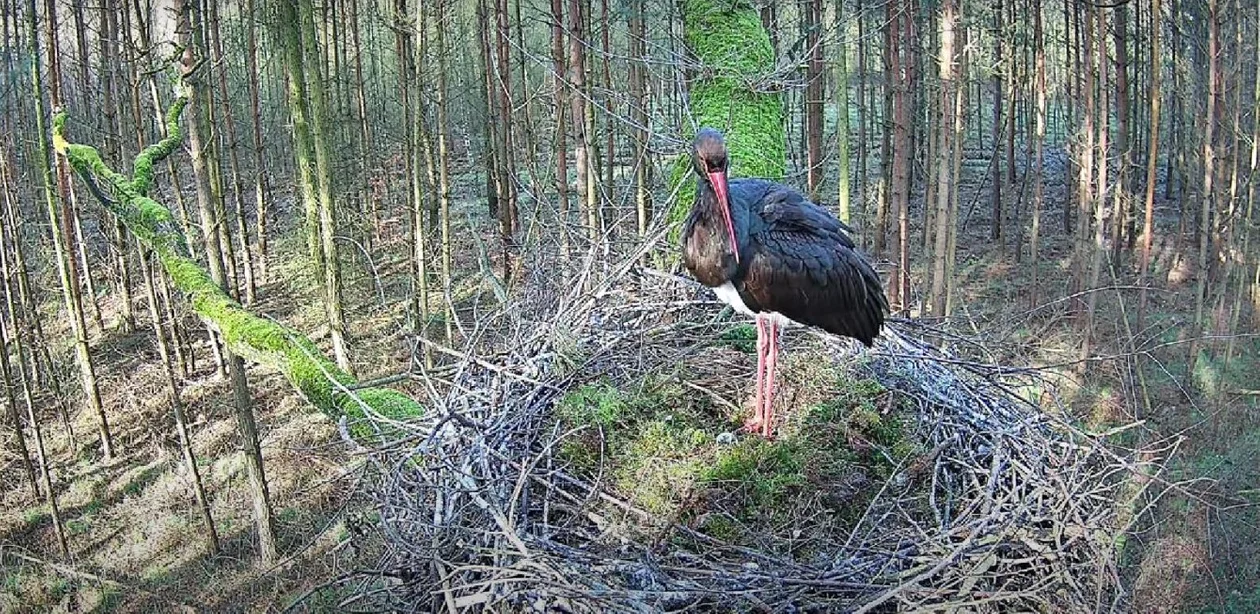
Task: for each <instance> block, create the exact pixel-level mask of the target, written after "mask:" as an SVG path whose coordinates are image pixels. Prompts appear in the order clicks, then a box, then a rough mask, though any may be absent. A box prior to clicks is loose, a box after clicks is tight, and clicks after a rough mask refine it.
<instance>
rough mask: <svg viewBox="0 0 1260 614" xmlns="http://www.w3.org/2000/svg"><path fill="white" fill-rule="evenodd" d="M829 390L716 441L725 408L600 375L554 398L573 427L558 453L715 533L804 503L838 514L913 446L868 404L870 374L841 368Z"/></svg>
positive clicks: (645, 503)
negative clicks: (751, 429) (775, 430)
mask: <svg viewBox="0 0 1260 614" xmlns="http://www.w3.org/2000/svg"><path fill="white" fill-rule="evenodd" d="M830 389H832V390H834V391H835V395H834V396H833V397H831V398H830V399H829V400H828V401H826V402H824V403H819V404H816V405H814V406H812V407H809V408H807V409H804V410H801V411H797V412H793V413H792V414H791V417H790V419H789V420H788V421H787V423H786V424H784V425H783V428H782V430H781V431H780V435H779V437H778V439H776V440H774V441H766V440H764V439H762V438H760V437H756V436H744V437H741V438H740V439H739V440H738V441H736V442H734V443H733V444H721V443H719V439H720V437H721V435H722V433H724V432H727V431H730V430H732V429H733V427H734V425H733V424H732V423H731V422H730V421H729V420H730V416H726V415H724V414H722V413H720V411H719V410H718V409H716V408H714V407H711V406H709V405H707V404H695V403H691V402H689V399H691V398H695V397H694V396H688V395H686V394H684V393H683V391H682V390H681V389H680V388H679V387H677V386H670V385H668V384H667V383H662V382H656V383H654V384H646V383H645V384H643V385H640V386H639V387H638V388H637V389H634V390H630V389H621V388H618V387H616V386H615V385H613V383H612V382H611V381H610V380H607V379H605V380H601V381H599V382H596V383H592V384H587V385H584V386H581V387H578V388H577V389H575V390H573V391H572V392H570V393H569V394H568V395H566V396H565V397H564V398H563V399H562V400H561V401H560V403H559V404H558V405H557V413H558V414H559V416H560V418H561V420H562V421H563V423H564V426H566V427H568V428H571V429H578V430H577V432H576V433H575V434H574V435H572V436H570V437H568V438H566V440H565V441H564V442H563V443H562V444H561V455H562V457H563V458H565V459H566V460H568V461H569V462H570V463H572V467H573V468H575V469H576V470H577V471H579V472H580V473H585V474H587V475H591V476H594V475H597V474H601V475H611V476H612V478H613V479H612V483H613V484H614V485H615V487H616V490H617V491H618V493H619V494H620V495H621V496H623V497H625V498H626V499H627V500H629V501H630V502H632V503H633V504H635V505H637V506H640V507H642V508H643V509H645V510H647V511H649V512H651V513H652V514H654V515H657V516H659V517H660V518H661V520H663V521H665V520H670V519H674V520H681V521H683V522H691V523H693V524H695V525H697V526H698V527H699V528H700V529H701V530H703V531H705V532H706V533H709V534H710V535H713V536H715V537H720V538H722V539H733V540H736V541H739V540H741V539H742V538H743V536H744V535H745V534H744V532H743V531H742V529H741V527H743V526H745V525H746V524H749V523H754V522H757V523H765V522H770V523H771V524H774V525H787V524H792V519H793V518H795V517H798V516H799V515H800V512H801V510H802V509H805V508H809V509H824V510H826V516H827V517H829V518H832V519H835V520H837V521H844V520H846V519H849V518H851V517H852V516H853V515H854V513H856V512H857V511H859V510H860V509H861V508H862V506H864V505H865V503H866V501H867V500H868V499H869V496H866V494H865V487H866V486H868V485H870V484H871V483H873V482H874V481H876V480H884V479H887V478H888V477H889V476H890V475H891V474H892V472H893V470H894V469H895V467H896V465H897V464H898V463H900V462H901V460H902V459H904V458H906V457H907V456H909V455H910V454H912V453H914V451H916V450H918V449H919V447H920V446H918V444H916V443H915V442H914V441H913V439H912V438H911V437H910V435H909V433H908V429H907V428H906V427H905V426H904V424H903V422H902V420H901V419H900V418H899V417H898V416H896V415H884V414H881V413H880V412H879V411H878V410H876V409H875V399H877V398H879V397H880V396H882V395H883V394H884V393H885V391H884V390H883V388H882V387H881V386H879V384H878V383H876V382H874V381H873V380H852V379H848V378H845V377H843V376H838V378H837V379H836V380H834V381H833V382H832V385H831V386H830ZM713 523H716V524H713Z"/></svg>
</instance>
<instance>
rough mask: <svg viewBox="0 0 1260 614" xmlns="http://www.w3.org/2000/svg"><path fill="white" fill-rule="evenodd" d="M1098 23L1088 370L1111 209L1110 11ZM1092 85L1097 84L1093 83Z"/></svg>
mask: <svg viewBox="0 0 1260 614" xmlns="http://www.w3.org/2000/svg"><path fill="white" fill-rule="evenodd" d="M1094 10H1095V11H1096V14H1095V25H1096V27H1097V28H1098V33H1097V35H1096V38H1095V41H1096V42H1097V44H1098V55H1097V58H1096V60H1097V64H1096V70H1097V77H1096V83H1097V87H1098V92H1099V95H1098V101H1097V103H1098V124H1097V131H1098V132H1097V134H1098V136H1097V138H1096V139H1095V141H1096V142H1097V147H1098V154H1097V155H1098V158H1097V159H1098V164H1097V166H1098V178H1097V180H1096V183H1095V188H1094V196H1095V197H1094V202H1093V203H1092V204H1093V207H1094V210H1093V214H1094V225H1093V230H1094V239H1093V242H1092V243H1091V245H1090V248H1089V281H1088V284H1089V285H1088V286H1086V288H1087V289H1088V290H1089V291H1090V292H1089V295H1088V296H1087V297H1086V299H1085V304H1086V310H1085V342H1084V343H1083V344H1082V347H1081V362H1080V363H1079V364H1080V369H1081V372H1082V373H1083V372H1084V369H1085V366H1086V365H1087V364H1089V363H1087V362H1085V361H1086V359H1088V358H1089V356H1090V353H1091V352H1092V351H1093V346H1094V343H1095V339H1097V338H1098V330H1097V327H1098V320H1097V318H1096V315H1097V309H1098V294H1099V292H1098V290H1099V277H1100V275H1101V273H1102V264H1103V259H1104V258H1105V257H1106V254H1107V244H1106V241H1105V239H1106V225H1105V224H1106V211H1107V182H1108V177H1107V157H1108V154H1109V153H1110V152H1108V150H1107V137H1108V134H1109V133H1110V131H1111V121H1110V117H1111V115H1110V110H1109V106H1110V104H1109V102H1110V96H1109V95H1108V92H1109V91H1110V90H1108V89H1107V85H1108V82H1107V81H1108V79H1107V65H1108V53H1107V12H1106V11H1105V10H1103V9H1101V8H1095V9H1094ZM1090 87H1091V88H1092V87H1094V85H1093V84H1090Z"/></svg>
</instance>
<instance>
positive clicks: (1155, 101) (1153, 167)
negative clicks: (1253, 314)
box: [1136, 0, 1260, 330]
mask: <svg viewBox="0 0 1260 614" xmlns="http://www.w3.org/2000/svg"><path fill="white" fill-rule="evenodd" d="M1163 27H1164V13H1163V10H1162V9H1161V8H1160V0H1151V24H1150V28H1151V68H1150V77H1149V78H1150V83H1149V87H1150V90H1149V93H1148V95H1149V96H1150V103H1151V110H1150V117H1149V118H1148V119H1147V122H1148V125H1147V137H1146V138H1147V150H1146V203H1145V204H1146V207H1145V215H1144V216H1143V221H1142V264H1141V268H1140V271H1139V273H1138V286H1140V287H1141V288H1142V290H1141V294H1140V295H1139V298H1138V315H1137V328H1136V329H1137V330H1144V329H1145V322H1146V303H1147V287H1146V286H1147V284H1148V283H1149V277H1150V272H1151V247H1152V244H1153V241H1154V240H1155V183H1156V180H1157V177H1156V173H1157V172H1158V167H1159V120H1160V115H1159V112H1160V103H1161V100H1160V96H1161V92H1160V82H1161V81H1162V80H1163V74H1162V73H1163V67H1162V57H1161V53H1162V50H1161V49H1160V45H1159V38H1160V34H1161V30H1162V29H1163ZM1257 70H1258V71H1260V65H1258V67H1257ZM1258 76H1260V74H1258ZM1257 82H1258V83H1260V78H1258V79H1257ZM1258 117H1260V116H1258ZM1252 151H1253V152H1254V151H1255V149H1254V148H1253V149H1252ZM1252 160H1255V156H1254V154H1253V156H1252ZM1253 169H1254V162H1253ZM1253 176H1254V175H1253ZM1254 184H1255V182H1254V181H1253V182H1252V186H1253V189H1254Z"/></svg>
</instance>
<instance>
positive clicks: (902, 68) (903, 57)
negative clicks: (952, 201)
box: [888, 3, 912, 311]
mask: <svg viewBox="0 0 1260 614" xmlns="http://www.w3.org/2000/svg"><path fill="white" fill-rule="evenodd" d="M909 8H910V7H909V6H908V3H907V5H906V6H903V7H901V8H899V9H895V10H896V11H897V13H896V15H895V17H894V19H893V21H892V23H891V24H890V25H889V27H890V28H893V30H894V32H895V34H893V35H892V37H891V38H892V41H893V46H892V47H891V48H890V53H891V55H892V64H891V65H892V77H893V79H895V81H894V83H893V86H892V87H893V92H892V98H893V125H892V128H893V143H892V149H893V151H892V155H893V159H892V187H891V194H892V213H893V215H894V216H895V217H896V219H897V263H898V265H897V274H896V277H895V278H894V282H893V287H892V289H891V292H889V297H888V298H889V303H890V304H891V305H893V306H894V309H895V310H897V311H905V310H907V309H908V305H907V303H908V301H909V298H910V297H909V294H910V162H911V155H912V154H911V151H910V113H909V110H908V109H907V107H908V105H909V90H910V67H909V63H910V53H909V52H908V51H906V50H904V48H903V46H904V45H905V44H906V43H907V42H908V40H909V37H910V11H909Z"/></svg>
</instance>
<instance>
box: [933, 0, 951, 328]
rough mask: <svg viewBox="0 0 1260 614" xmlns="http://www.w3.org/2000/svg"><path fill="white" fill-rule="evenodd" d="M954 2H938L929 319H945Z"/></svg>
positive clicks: (947, 0)
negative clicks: (938, 82)
mask: <svg viewBox="0 0 1260 614" xmlns="http://www.w3.org/2000/svg"><path fill="white" fill-rule="evenodd" d="M955 2H956V0H943V1H942V2H941V18H940V20H941V31H940V41H941V50H940V77H941V97H940V122H939V124H938V125H937V131H938V133H939V134H938V136H937V141H936V142H937V145H936V153H937V156H938V157H939V159H938V160H937V162H936V172H937V175H936V202H935V203H926V204H925V206H933V205H935V207H936V216H935V222H936V224H935V226H936V229H935V234H934V246H933V249H932V254H933V262H932V289H931V297H930V303H931V305H932V315H934V316H938V317H941V316H944V315H945V297H946V292H945V283H946V279H945V275H946V266H945V263H946V261H947V257H946V250H947V249H948V248H949V229H950V227H951V226H952V225H953V224H954V220H953V219H952V218H951V216H950V206H949V202H950V198H951V197H952V196H953V193H954V190H953V180H954V177H953V175H952V174H951V172H950V171H952V170H953V166H954V164H953V157H954V152H953V148H954V146H955V144H954V138H953V137H954V129H955V126H956V125H957V124H958V118H957V117H955V116H954V113H955V112H956V111H957V107H956V106H955V104H954V98H955V97H956V96H957V93H956V91H957V89H958V82H957V78H956V76H955V71H954V63H955V61H956V60H955V58H956V52H955V50H954V31H955V30H956V29H957V27H958V17H959V16H958V8H957V5H956V4H955Z"/></svg>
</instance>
